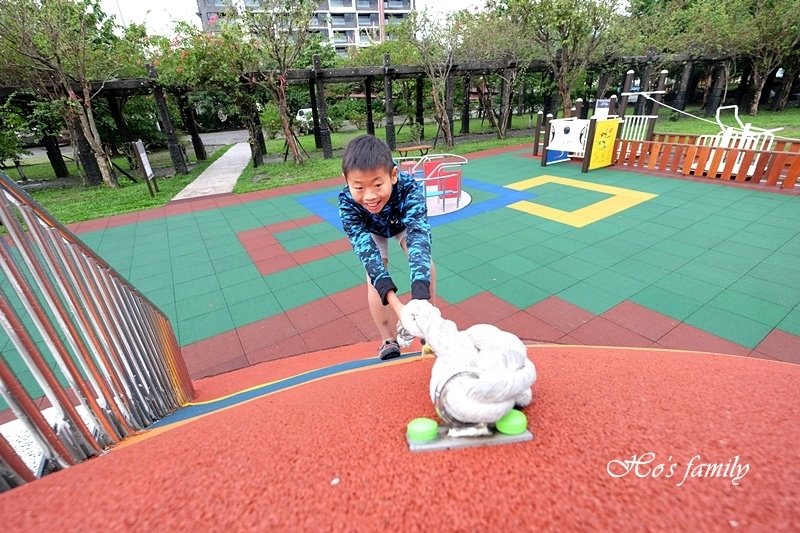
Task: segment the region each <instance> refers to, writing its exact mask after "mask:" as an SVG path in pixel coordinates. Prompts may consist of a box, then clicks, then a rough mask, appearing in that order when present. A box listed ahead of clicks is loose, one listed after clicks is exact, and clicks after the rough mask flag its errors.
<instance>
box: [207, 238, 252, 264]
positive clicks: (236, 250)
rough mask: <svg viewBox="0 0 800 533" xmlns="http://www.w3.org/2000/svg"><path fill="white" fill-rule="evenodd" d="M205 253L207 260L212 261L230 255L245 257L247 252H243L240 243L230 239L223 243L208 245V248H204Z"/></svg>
mask: <svg viewBox="0 0 800 533" xmlns="http://www.w3.org/2000/svg"><path fill="white" fill-rule="evenodd" d="M206 252H207V253H208V257H209V259H211V260H212V261H214V260H215V259H221V258H223V257H228V256H231V255H242V256H245V255H247V252H246V251H245V250H244V247H243V246H242V245H241V243H239V241H234V240H232V239H230V238H228V239H225V241H224V242H222V241H220V242H219V243H218V244H215V245H210V244H209V246H208V247H207V248H206Z"/></svg>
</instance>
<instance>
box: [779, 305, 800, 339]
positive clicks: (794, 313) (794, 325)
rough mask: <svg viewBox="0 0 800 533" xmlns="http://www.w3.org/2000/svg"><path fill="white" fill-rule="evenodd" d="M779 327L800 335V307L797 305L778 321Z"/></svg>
mask: <svg viewBox="0 0 800 533" xmlns="http://www.w3.org/2000/svg"><path fill="white" fill-rule="evenodd" d="M777 327H778V329H782V330H783V331H786V332H787V333H791V334H793V335H798V336H800V307H795V308H794V309H792V310H791V311H789V313H788V314H787V315H786V316H785V317H784V318H783V320H781V321H780V322H779V323H778V326H777Z"/></svg>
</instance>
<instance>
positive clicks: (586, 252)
mask: <svg viewBox="0 0 800 533" xmlns="http://www.w3.org/2000/svg"><path fill="white" fill-rule="evenodd" d="M645 251H646V250H645ZM640 253H644V252H640ZM637 255H638V254H637ZM571 257H577V258H578V259H582V260H584V261H588V262H589V263H592V264H595V265H599V266H601V267H604V268H607V267H610V266H611V265H615V264H617V263H619V262H620V261H622V260H624V259H626V258H625V257H624V256H622V255H620V254H618V253H615V252H614V251H612V250H608V249H606V248H605V247H604V246H603V243H602V242H600V243H598V244H595V245H593V246H587V247H586V248H584V249H583V250H579V251H577V252H575V253H574V254H572V256H571Z"/></svg>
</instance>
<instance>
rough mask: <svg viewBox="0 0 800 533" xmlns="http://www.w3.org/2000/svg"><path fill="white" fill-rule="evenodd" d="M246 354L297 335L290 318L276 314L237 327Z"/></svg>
mask: <svg viewBox="0 0 800 533" xmlns="http://www.w3.org/2000/svg"><path fill="white" fill-rule="evenodd" d="M236 332H237V333H238V334H239V341H240V342H241V343H242V349H243V350H244V353H245V355H247V354H249V353H250V352H254V351H256V350H258V349H259V348H264V347H265V346H269V345H271V344H275V343H277V342H280V341H282V340H286V339H288V338H289V337H293V336H295V335H297V330H296V329H294V326H293V325H292V323H291V321H290V320H289V318H288V317H287V316H286V315H284V314H280V315H275V316H273V317H270V318H267V319H265V320H259V321H258V322H254V323H252V324H247V325H246V326H242V327H240V328H237V329H236Z"/></svg>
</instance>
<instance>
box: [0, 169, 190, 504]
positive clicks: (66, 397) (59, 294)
mask: <svg viewBox="0 0 800 533" xmlns="http://www.w3.org/2000/svg"><path fill="white" fill-rule="evenodd" d="M0 190H2V195H0V220H1V221H2V225H3V229H4V232H5V234H4V235H3V236H2V238H0V267H2V270H3V274H4V278H3V279H2V280H1V281H2V283H0V322H2V328H3V331H4V333H5V336H6V339H5V340H6V343H5V346H6V347H5V348H3V349H2V357H0V396H2V400H3V401H4V402H5V404H6V406H7V408H8V409H10V412H11V413H13V415H14V417H15V418H14V419H12V420H11V422H9V423H13V424H16V425H17V426H19V425H21V426H22V427H23V428H24V430H25V431H27V433H28V434H29V435H28V441H29V442H28V444H29V446H34V447H36V448H37V449H39V451H40V452H41V455H40V460H39V461H38V462H37V464H36V465H33V466H32V465H31V464H30V461H25V454H21V453H20V450H19V446H17V447H16V448H15V446H14V445H13V443H10V442H9V440H7V439H6V438H5V437H4V436H3V435H2V434H0V491H3V490H8V489H10V488H12V487H15V486H17V485H20V484H22V483H25V482H28V481H33V480H34V479H36V478H37V477H40V476H42V475H44V474H47V473H49V472H52V471H55V470H59V469H62V468H65V467H68V466H71V465H74V464H76V463H79V462H81V461H83V460H85V459H87V458H89V457H92V456H96V455H99V454H101V453H102V452H103V450H104V449H106V448H108V447H110V446H112V445H114V444H116V443H118V442H120V441H121V440H123V439H124V438H126V437H127V436H130V435H132V434H133V433H136V432H138V431H140V430H142V429H144V428H146V427H147V426H148V425H150V424H151V423H153V422H154V421H156V420H158V419H160V418H163V417H164V416H166V415H167V414H169V413H171V412H173V411H175V410H176V409H178V408H179V407H180V406H182V405H185V404H186V403H188V402H189V401H190V400H191V399H192V397H193V396H194V390H193V387H192V382H191V379H190V377H189V374H188V371H187V369H186V365H185V363H184V361H183V359H182V357H181V352H180V347H179V346H178V343H177V341H176V339H175V335H174V333H173V331H172V327H171V326H170V323H169V321H168V319H167V318H166V316H165V315H164V314H163V313H161V311H159V309H158V308H157V307H156V306H155V305H153V304H152V303H151V302H150V301H149V300H148V299H147V298H146V297H145V296H144V295H143V294H141V293H140V292H139V291H137V290H136V288H134V287H133V286H132V285H131V284H130V283H128V282H127V281H126V280H125V279H124V278H123V277H122V276H120V275H119V274H118V273H117V272H116V271H115V270H114V269H113V268H112V267H111V266H109V265H108V263H106V262H105V261H104V260H103V259H102V258H100V257H99V256H98V255H97V254H95V253H94V252H93V251H92V250H91V249H90V248H89V247H88V246H86V245H85V244H84V243H83V242H82V241H81V240H80V239H78V238H77V237H76V236H75V235H74V234H73V233H72V232H70V231H69V230H68V229H67V228H65V227H64V226H62V225H61V224H60V223H59V222H57V221H56V220H55V219H54V218H53V217H52V216H51V215H50V214H49V213H47V212H46V211H45V210H44V209H43V208H42V207H41V206H39V205H38V204H37V203H36V202H35V201H34V200H33V199H32V198H31V197H30V196H28V195H27V194H26V193H25V192H24V191H23V190H22V189H21V188H20V187H19V186H18V185H16V184H15V183H14V182H13V181H11V180H10V179H9V178H8V177H7V176H5V175H4V174H2V173H0ZM1 345H2V343H0V346H1ZM45 405H46V406H48V408H47V409H44V410H43V409H42V408H43V407H44V406H45ZM4 407H5V406H0V410H2V409H3V408H4ZM8 409H7V410H6V411H5V413H4V414H5V415H8V414H9V411H8Z"/></svg>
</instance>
